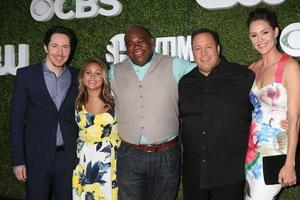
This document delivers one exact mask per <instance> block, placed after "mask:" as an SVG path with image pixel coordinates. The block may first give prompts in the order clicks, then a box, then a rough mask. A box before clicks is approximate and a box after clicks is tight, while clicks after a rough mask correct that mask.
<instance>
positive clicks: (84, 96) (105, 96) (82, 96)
mask: <svg viewBox="0 0 300 200" xmlns="http://www.w3.org/2000/svg"><path fill="white" fill-rule="evenodd" d="M91 63H97V64H99V66H100V67H101V68H102V80H103V83H102V86H101V91H100V94H99V99H101V100H102V101H103V102H104V103H105V105H106V106H108V107H109V108H112V107H113V106H114V98H113V96H112V92H111V89H110V86H109V83H108V78H107V65H106V64H105V63H104V62H103V61H102V60H100V59H97V58H94V59H90V60H88V61H87V62H86V63H84V65H83V67H82V68H81V70H80V72H79V76H78V95H77V98H76V100H75V108H76V109H77V110H78V111H80V110H82V106H83V105H85V104H86V103H87V102H88V100H89V96H88V92H87V89H86V87H85V85H84V84H83V80H82V79H83V74H84V71H85V69H86V66H87V65H89V64H91Z"/></svg>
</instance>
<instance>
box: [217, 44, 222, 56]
mask: <svg viewBox="0 0 300 200" xmlns="http://www.w3.org/2000/svg"><path fill="white" fill-rule="evenodd" d="M217 50H218V55H220V51H221V47H220V45H218V46H217Z"/></svg>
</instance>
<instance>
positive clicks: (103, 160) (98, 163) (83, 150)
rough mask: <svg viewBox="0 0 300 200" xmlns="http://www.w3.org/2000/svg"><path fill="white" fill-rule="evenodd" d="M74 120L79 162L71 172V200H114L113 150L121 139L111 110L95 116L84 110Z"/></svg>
mask: <svg viewBox="0 0 300 200" xmlns="http://www.w3.org/2000/svg"><path fill="white" fill-rule="evenodd" d="M75 119H76V122H77V124H78V127H79V138H78V140H77V157H78V158H79V163H78V165H77V166H76V168H75V170H74V171H73V186H72V187H73V199H74V200H79V199H81V200H83V199H84V200H90V199H93V200H100V199H101V200H117V199H118V198H117V193H118V187H117V183H116V164H117V163H116V149H117V148H118V147H119V146H120V142H121V140H120V138H119V136H118V128H117V124H116V117H115V112H114V109H110V110H109V111H107V112H105V113H101V114H97V115H94V114H92V113H89V112H87V111H86V109H85V108H84V107H83V108H82V110H81V111H79V112H78V111H76V112H75Z"/></svg>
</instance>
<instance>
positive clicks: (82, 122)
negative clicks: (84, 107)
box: [77, 111, 87, 129]
mask: <svg viewBox="0 0 300 200" xmlns="http://www.w3.org/2000/svg"><path fill="white" fill-rule="evenodd" d="M78 116H79V119H80V120H79V122H78V123H77V124H78V127H79V128H80V129H84V128H85V127H86V122H87V121H86V117H85V114H84V113H83V112H82V111H80V112H79V113H78Z"/></svg>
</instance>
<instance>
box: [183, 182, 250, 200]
mask: <svg viewBox="0 0 300 200" xmlns="http://www.w3.org/2000/svg"><path fill="white" fill-rule="evenodd" d="M244 186H245V181H240V182H237V183H234V184H231V185H227V186H224V187H219V188H213V189H200V188H199V187H197V186H195V184H193V183H191V182H190V181H189V180H185V179H184V180H183V199H185V200H211V199H212V200H227V199H228V200H243V199H244Z"/></svg>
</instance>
